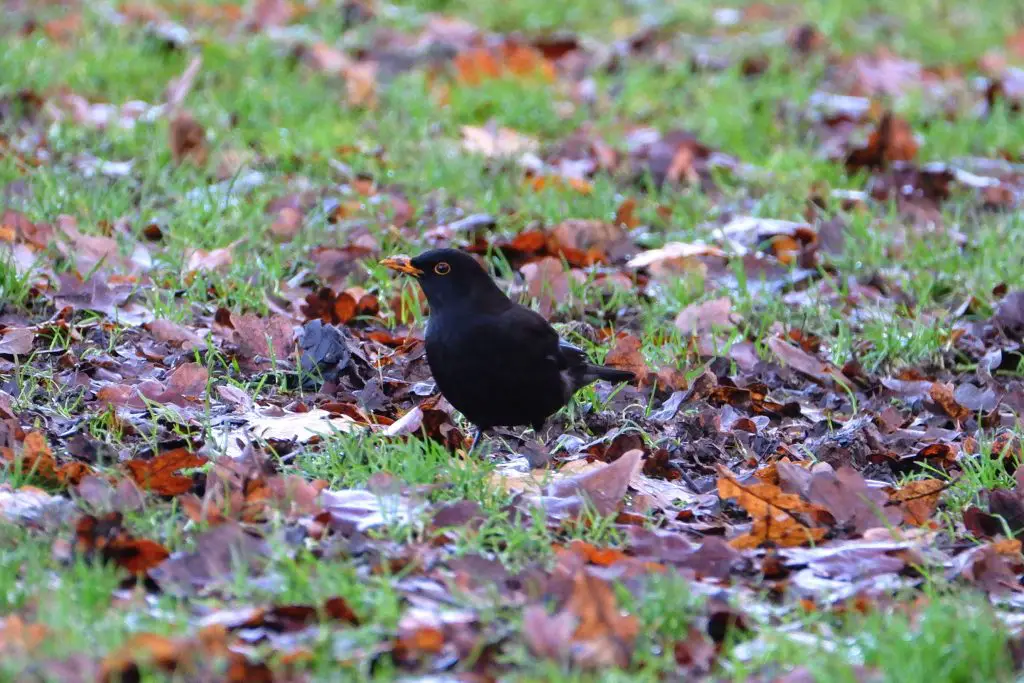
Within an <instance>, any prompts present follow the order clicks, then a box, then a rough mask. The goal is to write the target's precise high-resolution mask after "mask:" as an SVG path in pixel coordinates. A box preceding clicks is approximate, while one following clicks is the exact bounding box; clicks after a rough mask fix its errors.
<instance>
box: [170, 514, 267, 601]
mask: <svg viewBox="0 0 1024 683" xmlns="http://www.w3.org/2000/svg"><path fill="white" fill-rule="evenodd" d="M193 542H194V546H195V551H194V552H189V553H175V554H174V555H173V556H172V557H170V558H168V559H167V560H165V561H164V562H163V563H162V564H161V565H160V566H159V567H157V568H156V569H154V570H152V571H151V573H150V576H152V577H153V579H155V580H156V582H157V583H158V584H159V585H160V588H161V589H163V590H164V591H173V592H174V593H176V594H186V595H189V594H193V593H195V592H196V591H197V590H202V589H205V588H207V587H208V586H209V585H211V584H213V583H216V582H220V581H229V582H230V581H237V580H238V579H239V578H240V577H244V576H247V575H248V573H249V572H250V571H252V570H253V569H256V568H257V567H259V566H260V564H261V562H262V560H263V558H265V557H266V556H267V554H268V553H269V547H268V545H267V543H266V541H264V540H263V539H261V538H258V537H256V536H253V535H252V534H250V533H247V532H246V531H245V529H244V528H243V527H242V526H240V525H239V524H236V523H234V522H228V523H226V524H221V525H218V526H215V527H213V528H212V529H210V530H209V531H206V532H203V533H201V534H199V535H197V536H195V537H194V538H193Z"/></svg>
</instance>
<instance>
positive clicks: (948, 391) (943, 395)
mask: <svg viewBox="0 0 1024 683" xmlns="http://www.w3.org/2000/svg"><path fill="white" fill-rule="evenodd" d="M928 395H929V396H930V397H931V399H932V400H933V401H935V402H936V403H937V404H939V407H940V408H942V410H943V411H945V413H946V415H949V416H950V417H951V418H953V419H954V420H956V421H957V422H963V421H964V420H966V419H967V418H969V417H970V416H971V411H970V410H968V409H967V408H965V407H963V406H962V405H960V404H959V403H957V401H956V398H955V397H954V392H953V385H952V384H948V383H943V382H934V383H932V387H931V389H930V390H929V391H928Z"/></svg>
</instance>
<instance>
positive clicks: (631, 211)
mask: <svg viewBox="0 0 1024 683" xmlns="http://www.w3.org/2000/svg"><path fill="white" fill-rule="evenodd" d="M615 225H618V226H621V227H623V228H625V229H626V230H632V229H633V228H636V227H637V226H639V225H640V220H639V219H638V218H637V217H636V199H634V198H633V197H627V198H626V199H623V200H622V203H621V204H619V208H618V209H616V210H615Z"/></svg>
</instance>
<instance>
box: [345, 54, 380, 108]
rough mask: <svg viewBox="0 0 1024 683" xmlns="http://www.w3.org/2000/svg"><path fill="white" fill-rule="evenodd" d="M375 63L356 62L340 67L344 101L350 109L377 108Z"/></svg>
mask: <svg viewBox="0 0 1024 683" xmlns="http://www.w3.org/2000/svg"><path fill="white" fill-rule="evenodd" d="M377 68H378V67H377V63H376V62H356V63H355V64H348V65H345V66H343V67H342V69H341V73H342V74H343V76H344V77H345V99H346V101H347V102H348V104H349V106H351V107H358V108H363V109H374V108H376V106H377Z"/></svg>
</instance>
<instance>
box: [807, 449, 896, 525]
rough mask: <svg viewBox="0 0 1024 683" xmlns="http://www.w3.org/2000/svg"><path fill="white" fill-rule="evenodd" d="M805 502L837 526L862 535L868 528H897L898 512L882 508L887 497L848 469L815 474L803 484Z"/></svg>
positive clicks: (848, 467)
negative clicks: (805, 488) (815, 505)
mask: <svg viewBox="0 0 1024 683" xmlns="http://www.w3.org/2000/svg"><path fill="white" fill-rule="evenodd" d="M805 495H806V496H807V500H809V501H811V502H812V503H815V504H817V505H820V506H821V507H823V508H825V509H826V510H828V511H829V512H830V513H831V514H832V516H833V517H834V518H835V520H836V522H837V523H838V524H840V525H843V526H847V527H850V528H851V529H852V530H853V531H854V532H855V533H858V534H862V533H864V532H865V531H867V530H868V529H870V528H872V527H878V526H891V525H895V524H899V521H900V512H899V510H896V509H894V508H892V507H889V506H887V505H886V503H887V502H888V500H889V499H888V496H886V495H885V493H884V492H883V491H882V490H881V489H877V488H871V487H869V486H868V485H867V482H865V481H864V477H863V476H861V474H860V473H859V472H857V470H855V469H853V468H852V467H850V466H848V465H844V466H842V467H840V468H839V469H838V470H837V471H836V472H831V471H828V470H825V471H819V472H815V473H814V474H813V475H812V476H811V479H810V481H809V482H808V484H807V491H806V493H805Z"/></svg>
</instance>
